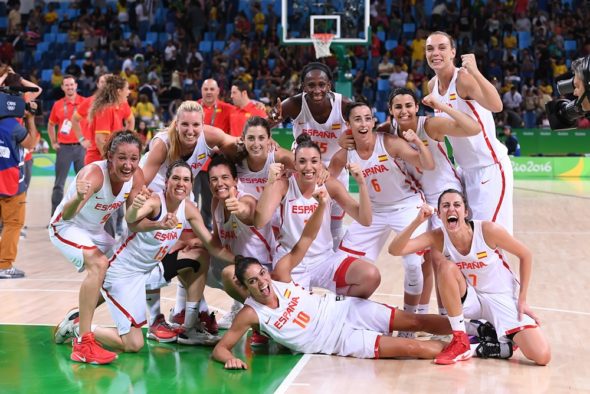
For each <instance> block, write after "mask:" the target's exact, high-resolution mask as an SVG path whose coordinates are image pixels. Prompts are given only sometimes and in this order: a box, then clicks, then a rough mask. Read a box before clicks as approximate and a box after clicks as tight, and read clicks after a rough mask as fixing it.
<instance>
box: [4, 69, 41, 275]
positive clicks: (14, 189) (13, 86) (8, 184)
mask: <svg viewBox="0 0 590 394" xmlns="http://www.w3.org/2000/svg"><path fill="white" fill-rule="evenodd" d="M15 78H16V79H18V82H19V83H11V82H10V79H15ZM22 81H26V80H23V79H22V78H21V77H20V76H18V75H17V74H14V73H12V72H6V73H4V74H3V75H2V76H0V217H1V218H2V222H3V228H2V232H1V233H0V237H1V239H0V279H13V278H22V277H24V276H25V273H24V272H23V271H21V270H19V269H17V268H16V267H14V266H13V263H14V260H15V259H16V254H17V248H18V241H19V236H20V231H21V229H22V228H23V226H24V224H25V199H26V187H27V185H26V180H25V172H24V165H23V160H24V149H30V150H32V149H33V148H34V147H35V145H36V143H37V140H38V138H39V133H38V131H37V128H36V126H35V110H36V109H37V107H36V104H34V103H30V104H25V99H24V98H23V97H22V96H21V95H20V94H21V93H26V92H33V91H34V90H33V89H38V88H37V87H32V86H27V84H25V83H23V82H22ZM26 82H28V81H26ZM4 85H7V86H4ZM35 86H36V85H35ZM35 91H36V90H35ZM25 107H27V109H26V110H25ZM23 116H24V124H25V125H24V127H23V125H22V124H21V120H20V118H22V117H23Z"/></svg>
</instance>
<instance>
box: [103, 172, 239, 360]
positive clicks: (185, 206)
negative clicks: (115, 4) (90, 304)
mask: <svg viewBox="0 0 590 394" xmlns="http://www.w3.org/2000/svg"><path fill="white" fill-rule="evenodd" d="M192 179H193V176H192V172H191V168H190V166H189V165H188V164H187V163H185V162H184V161H176V162H174V163H172V164H171V165H170V168H169V169H168V172H167V174H166V180H165V184H166V186H165V189H164V191H163V192H157V193H153V194H152V193H151V192H150V191H149V190H148V189H147V188H145V187H144V190H143V191H142V193H140V194H138V195H137V196H136V198H135V199H134V200H133V204H132V205H131V206H130V207H129V209H128V211H127V214H126V219H127V221H128V223H130V229H131V230H132V231H133V230H137V229H138V228H139V227H135V226H134V225H133V223H136V222H139V221H141V220H143V219H145V221H144V223H140V225H143V227H144V228H143V229H144V230H145V231H138V232H133V233H131V234H130V235H129V236H128V237H127V238H126V239H125V240H123V241H122V242H121V244H120V245H118V248H117V249H116V251H115V253H114V254H113V256H112V257H111V258H110V260H109V264H110V267H109V269H108V270H107V273H106V277H105V281H104V284H103V287H102V293H103V296H104V298H105V300H106V302H107V304H108V306H109V310H110V312H111V316H112V317H113V320H114V321H115V324H116V328H110V327H97V328H95V330H94V334H95V335H96V338H97V339H98V340H100V341H101V342H102V343H103V344H106V345H108V346H109V347H111V348H113V349H117V350H122V351H124V352H138V351H139V350H140V349H141V348H142V347H143V344H144V340H143V333H142V330H141V327H142V325H144V324H145V323H146V310H145V302H144V299H145V287H146V281H147V280H148V279H149V276H150V273H151V271H152V270H153V269H154V268H157V267H158V263H159V261H160V260H161V259H162V258H163V257H164V256H165V255H166V254H167V252H168V250H170V249H171V248H172V247H173V245H174V244H175V243H176V242H177V240H178V239H179V238H180V235H181V233H182V230H183V227H185V225H189V226H190V227H191V228H192V229H193V231H194V232H195V233H196V234H198V235H199V237H200V238H202V239H203V243H204V245H205V246H206V247H207V248H208V249H209V250H210V251H211V252H212V254H215V255H217V256H218V257H220V258H223V259H224V260H226V261H227V260H229V261H231V258H233V255H231V254H230V253H228V252H227V251H226V250H224V249H222V248H220V247H218V246H217V247H215V246H214V245H213V244H211V236H210V234H209V232H208V230H207V228H206V227H205V225H204V223H203V219H202V218H201V215H200V213H199V210H198V209H197V208H196V206H195V205H194V204H192V203H191V201H190V200H189V199H188V197H189V195H190V193H191V191H192ZM185 271H186V272H185V273H187V274H188V275H185V277H188V278H189V279H188V280H187V281H186V282H184V283H185V286H186V287H187V288H188V293H189V297H188V300H189V301H190V302H192V303H193V304H194V306H195V307H194V308H188V309H187V314H186V317H185V323H184V327H183V328H184V330H183V333H182V334H180V335H179V337H178V342H179V343H186V344H194V343H195V341H194V338H195V337H197V336H199V337H205V338H200V340H199V344H205V345H214V344H215V343H217V341H218V340H219V338H217V337H214V336H212V335H211V334H209V333H207V332H205V331H204V329H203V328H202V327H201V326H200V323H199V322H198V316H197V311H198V309H197V308H196V305H197V303H198V297H199V296H200V294H198V290H197V287H198V284H197V283H196V280H197V277H198V273H195V272H193V271H192V270H191V269H190V268H189V269H186V270H185Z"/></svg>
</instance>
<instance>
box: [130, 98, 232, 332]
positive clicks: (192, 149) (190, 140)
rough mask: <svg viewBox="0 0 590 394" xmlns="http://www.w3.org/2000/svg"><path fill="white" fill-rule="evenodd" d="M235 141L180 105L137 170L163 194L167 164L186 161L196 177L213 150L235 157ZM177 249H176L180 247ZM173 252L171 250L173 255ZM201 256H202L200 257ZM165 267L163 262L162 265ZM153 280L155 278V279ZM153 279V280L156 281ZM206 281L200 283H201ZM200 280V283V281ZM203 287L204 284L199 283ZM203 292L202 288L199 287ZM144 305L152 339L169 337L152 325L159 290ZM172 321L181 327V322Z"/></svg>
mask: <svg viewBox="0 0 590 394" xmlns="http://www.w3.org/2000/svg"><path fill="white" fill-rule="evenodd" d="M237 146H238V139H237V138H236V137H232V136H230V135H228V134H226V133H225V132H223V130H221V129H218V128H216V127H213V126H209V125H205V124H204V123H203V108H202V107H201V105H200V104H199V103H197V102H196V101H184V102H182V104H181V105H180V106H179V107H178V109H177V110H176V116H175V118H174V119H173V121H172V123H171V124H170V126H169V127H168V129H167V130H166V131H164V132H161V133H158V134H156V135H155V136H154V138H153V139H152V140H151V141H150V149H149V151H148V153H147V154H146V155H145V156H144V157H143V158H142V160H141V164H140V165H141V167H142V169H143V171H144V177H145V184H146V185H147V186H148V188H149V189H150V190H152V191H162V190H164V179H165V175H166V169H167V168H168V165H169V163H172V162H174V161H176V160H179V159H182V160H184V161H186V162H187V163H188V164H189V166H190V168H191V171H192V172H193V176H196V175H197V174H198V173H199V172H200V170H201V168H202V167H203V165H204V164H205V162H206V161H207V160H208V158H209V156H210V155H211V153H212V149H213V148H214V147H218V148H220V149H221V150H222V151H223V152H224V153H227V154H233V155H235V154H236V152H237ZM188 230H189V231H187V232H185V233H183V237H182V240H183V241H185V242H189V243H191V242H192V241H191V239H192V240H194V239H195V235H194V234H192V233H191V231H190V229H188ZM180 245H182V244H179V246H177V248H179V247H180ZM175 251H176V249H173V250H171V252H175ZM203 253H206V251H204V250H203V249H202V248H187V249H185V250H183V251H181V252H179V255H178V258H179V259H183V258H186V259H191V260H194V261H196V260H199V261H200V263H201V264H204V262H205V260H208V258H207V256H205V255H204V254H203ZM202 254H203V256H202ZM164 264H166V260H165V262H164ZM155 277H157V275H155ZM156 279H157V278H156ZM205 279H206V278H203V279H202V280H203V281H205ZM200 280H201V279H200ZM150 282H155V283H154V284H153V285H149V286H148V287H151V288H154V287H158V286H159V285H157V282H158V280H155V279H151V280H150ZM203 283H204V282H203ZM203 288H204V284H203ZM177 298H179V300H178V304H179V305H178V308H177V307H175V309H179V311H178V313H181V312H180V311H181V310H184V303H185V300H186V292H185V290H184V288H183V287H182V286H180V285H179V286H178V295H177ZM202 304H203V305H201V309H202V311H203V313H202V315H201V318H202V319H203V320H207V323H208V329H210V331H211V332H213V333H216V332H217V328H216V326H217V323H216V322H213V321H212V320H213V319H212V318H211V316H210V315H209V314H208V313H207V306H206V304H205V303H204V302H202ZM148 305H149V306H150V311H151V313H150V319H151V320H152V321H151V322H150V323H151V324H150V329H151V333H152V335H153V336H154V337H155V338H156V339H165V338H166V337H171V336H173V333H172V332H171V331H170V329H169V327H167V325H166V322H165V321H164V322H163V323H162V324H161V325H155V323H156V321H155V320H154V319H155V318H156V317H157V316H159V314H160V307H159V290H153V291H151V292H149V297H148ZM173 320H174V321H175V322H178V323H180V324H182V318H180V317H179V318H177V319H174V318H173Z"/></svg>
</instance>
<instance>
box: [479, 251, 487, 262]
mask: <svg viewBox="0 0 590 394" xmlns="http://www.w3.org/2000/svg"><path fill="white" fill-rule="evenodd" d="M476 256H477V258H478V259H480V260H481V259H485V258H486V257H488V252H486V251H485V250H484V251H483V252H477V255H476Z"/></svg>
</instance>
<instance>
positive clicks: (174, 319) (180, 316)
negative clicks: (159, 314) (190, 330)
mask: <svg viewBox="0 0 590 394" xmlns="http://www.w3.org/2000/svg"><path fill="white" fill-rule="evenodd" d="M168 319H170V323H172V324H178V325H179V326H182V325H183V324H184V309H183V310H181V311H180V312H178V313H177V314H176V315H175V314H174V309H170V315H169V316H168Z"/></svg>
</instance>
